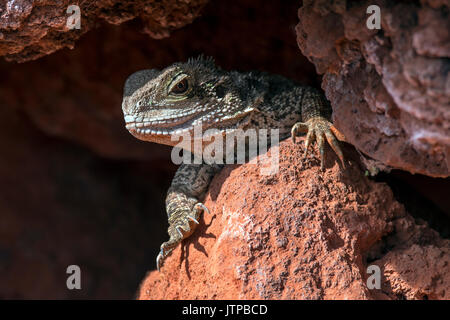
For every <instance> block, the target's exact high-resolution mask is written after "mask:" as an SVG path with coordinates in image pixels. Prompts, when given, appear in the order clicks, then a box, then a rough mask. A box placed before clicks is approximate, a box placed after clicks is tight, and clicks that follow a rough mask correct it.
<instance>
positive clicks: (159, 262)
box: [156, 249, 164, 272]
mask: <svg viewBox="0 0 450 320" xmlns="http://www.w3.org/2000/svg"><path fill="white" fill-rule="evenodd" d="M163 256H164V254H163V249H161V251H160V252H159V254H158V256H157V257H156V269H158V272H160V271H161V266H162V262H163V261H162V260H161V259H163Z"/></svg>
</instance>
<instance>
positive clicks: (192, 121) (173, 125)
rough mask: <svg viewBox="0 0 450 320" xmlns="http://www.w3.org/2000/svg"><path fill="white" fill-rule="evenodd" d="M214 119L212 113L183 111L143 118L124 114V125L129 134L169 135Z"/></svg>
mask: <svg viewBox="0 0 450 320" xmlns="http://www.w3.org/2000/svg"><path fill="white" fill-rule="evenodd" d="M211 119H214V113H208V111H204V112H202V113H200V114H199V113H198V112H190V113H183V114H181V115H180V116H178V117H172V118H145V117H142V116H133V115H129V114H128V115H125V123H126V125H125V127H126V128H127V129H128V131H130V133H131V134H133V135H137V136H170V135H173V134H177V135H178V134H183V133H187V132H189V131H192V130H193V129H194V127H196V126H199V128H202V129H203V127H206V126H207V124H210V123H211V122H212V120H211Z"/></svg>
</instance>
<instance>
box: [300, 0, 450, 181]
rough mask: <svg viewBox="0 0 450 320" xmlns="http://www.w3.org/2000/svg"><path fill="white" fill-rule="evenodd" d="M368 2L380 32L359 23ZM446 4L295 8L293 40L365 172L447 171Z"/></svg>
mask: <svg viewBox="0 0 450 320" xmlns="http://www.w3.org/2000/svg"><path fill="white" fill-rule="evenodd" d="M369 5H378V6H379V7H380V9H381V11H380V12H381V29H380V30H377V29H373V30H369V29H368V28H367V26H366V21H367V19H368V18H369V14H367V13H366V9H367V8H368V7H369ZM449 9H450V3H449V2H448V1H446V0H442V1H439V0H436V1H428V0H422V1H420V2H419V1H372V0H370V1H358V2H356V1H355V2H350V1H347V2H346V1H337V0H336V1H335V0H320V1H319V0H317V1H311V0H310V1H303V6H302V7H301V8H300V9H299V11H298V16H299V23H298V25H297V27H296V32H297V42H298V45H299V47H300V49H301V50H302V53H303V54H304V55H305V56H307V57H308V58H309V59H310V61H312V62H313V63H314V64H315V66H316V70H317V72H319V73H320V74H323V80H322V88H323V89H324V90H325V92H326V95H327V97H328V99H329V100H330V101H331V104H332V106H333V120H334V122H335V123H336V125H337V127H338V128H339V129H340V130H342V131H343V133H344V134H345V136H346V138H347V141H348V142H350V143H351V144H353V145H354V146H356V148H358V149H359V150H360V151H362V152H363V153H364V154H365V155H367V156H368V159H367V161H366V162H367V164H368V167H369V169H370V171H375V172H376V171H378V170H380V169H386V166H387V167H393V168H400V169H402V170H407V171H409V172H412V173H421V174H425V175H429V176H433V177H448V176H449V175H450V75H449V71H450V60H449V57H450V31H449V30H450V18H449Z"/></svg>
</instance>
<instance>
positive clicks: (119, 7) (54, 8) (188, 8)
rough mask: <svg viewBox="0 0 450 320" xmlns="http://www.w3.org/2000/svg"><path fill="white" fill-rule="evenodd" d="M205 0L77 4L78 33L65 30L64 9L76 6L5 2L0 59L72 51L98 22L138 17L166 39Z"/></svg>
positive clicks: (0, 12)
mask: <svg viewBox="0 0 450 320" xmlns="http://www.w3.org/2000/svg"><path fill="white" fill-rule="evenodd" d="M206 3H207V0H185V1H170V0H164V1H153V0H145V1H129V0H128V1H109V0H102V1H94V0H87V1H82V2H80V3H79V8H80V14H81V25H80V29H72V30H71V29H68V28H67V26H66V24H67V19H68V17H69V16H70V14H66V10H67V8H68V7H69V6H70V5H73V4H78V3H77V2H75V3H74V2H73V1H70V0H64V1H53V0H44V1H31V0H9V1H2V3H0V41H1V42H0V56H5V57H6V59H7V60H10V61H18V62H24V61H28V60H35V59H37V58H40V57H42V56H45V55H47V54H50V53H53V52H55V51H56V50H59V49H61V48H65V47H68V48H73V47H74V43H75V41H76V40H77V39H78V38H79V37H81V36H82V35H83V34H85V33H86V32H88V31H89V30H90V29H92V28H94V27H95V26H96V25H97V24H98V22H99V21H106V22H108V23H112V24H120V23H123V22H125V21H128V20H131V19H134V18H136V17H139V18H140V20H141V21H142V22H143V24H144V31H145V32H146V33H147V34H148V35H150V36H151V37H153V38H157V39H160V38H164V37H168V36H169V33H170V31H172V30H174V29H177V28H180V27H182V26H184V25H186V24H188V23H191V22H192V21H193V20H194V19H195V18H196V17H197V16H198V15H199V14H200V10H201V9H202V8H203V6H204V5H205V4H206Z"/></svg>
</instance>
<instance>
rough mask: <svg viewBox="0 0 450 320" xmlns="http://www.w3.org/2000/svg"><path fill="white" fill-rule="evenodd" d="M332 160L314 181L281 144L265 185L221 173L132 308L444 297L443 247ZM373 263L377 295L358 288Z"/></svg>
mask: <svg viewBox="0 0 450 320" xmlns="http://www.w3.org/2000/svg"><path fill="white" fill-rule="evenodd" d="M330 154H331V153H328V155H329V156H328V160H327V164H326V167H327V168H326V171H325V172H321V171H320V168H319V160H318V159H317V158H316V157H312V156H310V157H308V158H307V159H306V160H301V159H302V155H303V147H302V146H293V145H292V143H291V142H290V141H284V142H282V143H281V145H280V168H279V172H278V173H277V174H275V175H273V176H263V175H260V171H259V170H260V168H259V166H255V165H252V164H245V165H241V166H234V167H233V166H230V167H226V168H225V169H224V170H223V171H222V172H221V173H220V174H219V175H218V176H216V177H215V178H214V180H213V182H212V185H211V187H210V190H209V193H208V195H207V197H206V201H205V204H206V206H207V207H208V208H209V209H210V211H211V214H210V215H204V216H203V218H202V222H201V224H200V226H199V227H198V228H197V230H196V232H195V233H194V235H193V236H192V237H191V238H189V239H187V240H185V242H183V243H182V245H181V246H179V247H178V248H177V249H175V250H174V252H173V253H172V255H171V256H170V257H169V258H168V259H167V260H166V263H165V265H164V266H163V268H162V271H161V272H160V273H158V272H157V271H152V272H150V273H149V274H148V275H147V277H146V279H145V280H144V281H143V283H142V285H141V288H140V292H139V299H380V298H381V299H396V298H398V297H406V298H411V299H421V298H424V297H425V296H427V298H429V299H448V298H450V290H449V288H450V277H449V275H448V272H447V271H448V261H449V259H450V241H449V240H442V239H441V238H440V237H439V235H438V234H437V233H436V232H435V231H433V230H431V229H429V228H428V227H427V226H425V225H417V224H416V222H415V221H414V219H413V218H412V217H411V216H410V215H409V214H408V213H407V212H406V211H405V209H404V207H403V206H402V205H401V204H399V203H398V202H397V201H396V200H395V199H394V197H393V195H392V192H391V191H390V189H389V187H388V186H387V185H385V184H384V183H376V182H374V181H371V180H370V179H368V178H367V177H365V176H364V173H363V170H362V168H361V167H360V166H358V165H357V164H356V163H355V162H354V161H353V160H352V162H351V164H347V169H345V170H342V169H341V168H340V167H339V166H338V164H337V163H336V157H335V156H330ZM346 154H347V158H348V159H355V158H357V156H356V155H355V153H354V152H352V151H350V149H347V152H346ZM416 253H417V254H419V256H416V255H415V254H416ZM405 254H408V258H406V259H405V258H404V255H405ZM415 259H419V261H420V263H417V264H416V263H414V261H416V260H415ZM436 259H438V261H439V263H438V264H435V261H436ZM373 264H375V265H378V266H379V267H380V268H381V270H382V279H381V282H382V288H381V290H377V289H373V290H369V289H368V288H367V286H366V280H367V278H368V276H369V275H368V274H367V272H366V271H367V267H368V266H369V265H373ZM406 273H407V275H408V276H407V278H404V277H403V275H404V274H406Z"/></svg>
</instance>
